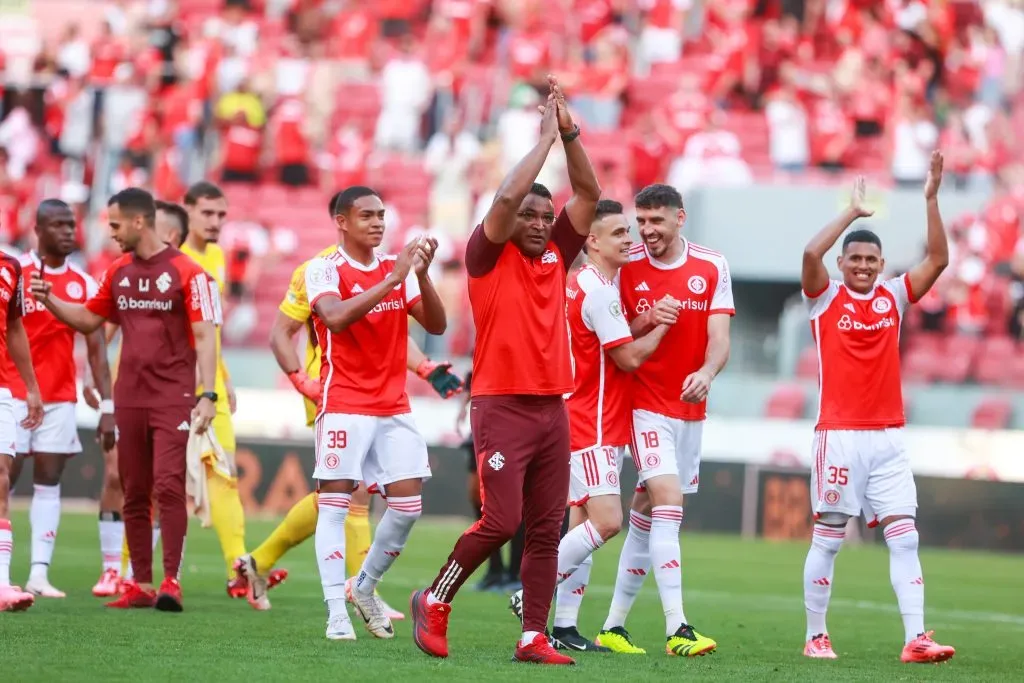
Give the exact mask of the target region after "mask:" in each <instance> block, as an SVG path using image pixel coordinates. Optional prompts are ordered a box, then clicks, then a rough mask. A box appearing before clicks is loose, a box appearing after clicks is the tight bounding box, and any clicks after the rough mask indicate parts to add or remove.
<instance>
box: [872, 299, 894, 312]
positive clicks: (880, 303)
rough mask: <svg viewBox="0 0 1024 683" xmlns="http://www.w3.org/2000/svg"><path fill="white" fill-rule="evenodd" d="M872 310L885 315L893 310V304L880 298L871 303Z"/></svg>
mask: <svg viewBox="0 0 1024 683" xmlns="http://www.w3.org/2000/svg"><path fill="white" fill-rule="evenodd" d="M871 310H872V311H874V312H875V313H878V314H879V315H885V314H886V313H888V312H889V311H891V310H892V302H891V301H889V300H888V299H886V298H885V297H884V296H880V297H878V298H876V299H875V300H874V301H872V302H871Z"/></svg>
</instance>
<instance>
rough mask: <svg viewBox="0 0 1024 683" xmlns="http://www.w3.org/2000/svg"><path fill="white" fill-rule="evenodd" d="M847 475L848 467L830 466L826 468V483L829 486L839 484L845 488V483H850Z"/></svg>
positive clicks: (848, 472)
mask: <svg viewBox="0 0 1024 683" xmlns="http://www.w3.org/2000/svg"><path fill="white" fill-rule="evenodd" d="M849 474H850V468H849V467H832V466H829V468H828V483H829V484H839V485H840V486H846V484H847V482H849V481H850V479H849V476H848V475H849Z"/></svg>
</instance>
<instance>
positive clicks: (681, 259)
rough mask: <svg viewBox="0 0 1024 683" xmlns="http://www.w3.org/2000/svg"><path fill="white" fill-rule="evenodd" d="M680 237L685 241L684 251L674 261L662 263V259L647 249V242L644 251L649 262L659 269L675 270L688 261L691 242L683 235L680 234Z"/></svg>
mask: <svg viewBox="0 0 1024 683" xmlns="http://www.w3.org/2000/svg"><path fill="white" fill-rule="evenodd" d="M679 239H680V240H682V242H683V253H682V255H681V256H680V257H679V258H677V259H676V260H675V261H674V262H673V263H662V262H661V261H659V260H657V259H656V258H654V257H653V256H651V252H649V251H647V245H646V244H645V245H644V253H645V254H646V255H647V262H648V263H650V264H651V265H652V266H653V267H655V268H657V269H658V270H675V269H676V268H678V267H679V266H681V265H683V264H684V263H686V257H687V255H688V254H689V253H690V243H689V242H688V241H686V238H685V237H683V236H682V235H680V236H679Z"/></svg>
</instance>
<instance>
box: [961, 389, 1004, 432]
mask: <svg viewBox="0 0 1024 683" xmlns="http://www.w3.org/2000/svg"><path fill="white" fill-rule="evenodd" d="M1012 414H1013V406H1012V405H1011V404H1010V402H1009V401H1008V400H1006V399H1005V398H1003V397H1002V396H989V397H987V398H983V399H982V400H981V402H980V403H978V405H977V406H975V408H974V412H973V413H972V414H971V426H972V427H977V428H978V429H1006V428H1007V427H1009V426H1010V418H1011V417H1012Z"/></svg>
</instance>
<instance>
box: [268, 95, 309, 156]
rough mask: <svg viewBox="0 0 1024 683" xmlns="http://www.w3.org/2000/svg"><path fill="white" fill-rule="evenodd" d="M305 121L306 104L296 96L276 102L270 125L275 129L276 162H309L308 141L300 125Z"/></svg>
mask: <svg viewBox="0 0 1024 683" xmlns="http://www.w3.org/2000/svg"><path fill="white" fill-rule="evenodd" d="M305 121H306V105H305V103H303V101H302V100H301V99H299V98H298V97H289V98H287V99H285V100H282V101H281V102H280V103H278V105H277V108H276V110H275V111H274V117H273V119H272V122H271V123H272V125H273V126H274V129H275V135H274V150H275V153H276V155H277V163H278V164H282V165H283V164H305V163H308V162H309V143H308V141H307V140H306V134H305V133H304V132H303V131H302V126H303V124H304V123H305Z"/></svg>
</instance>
